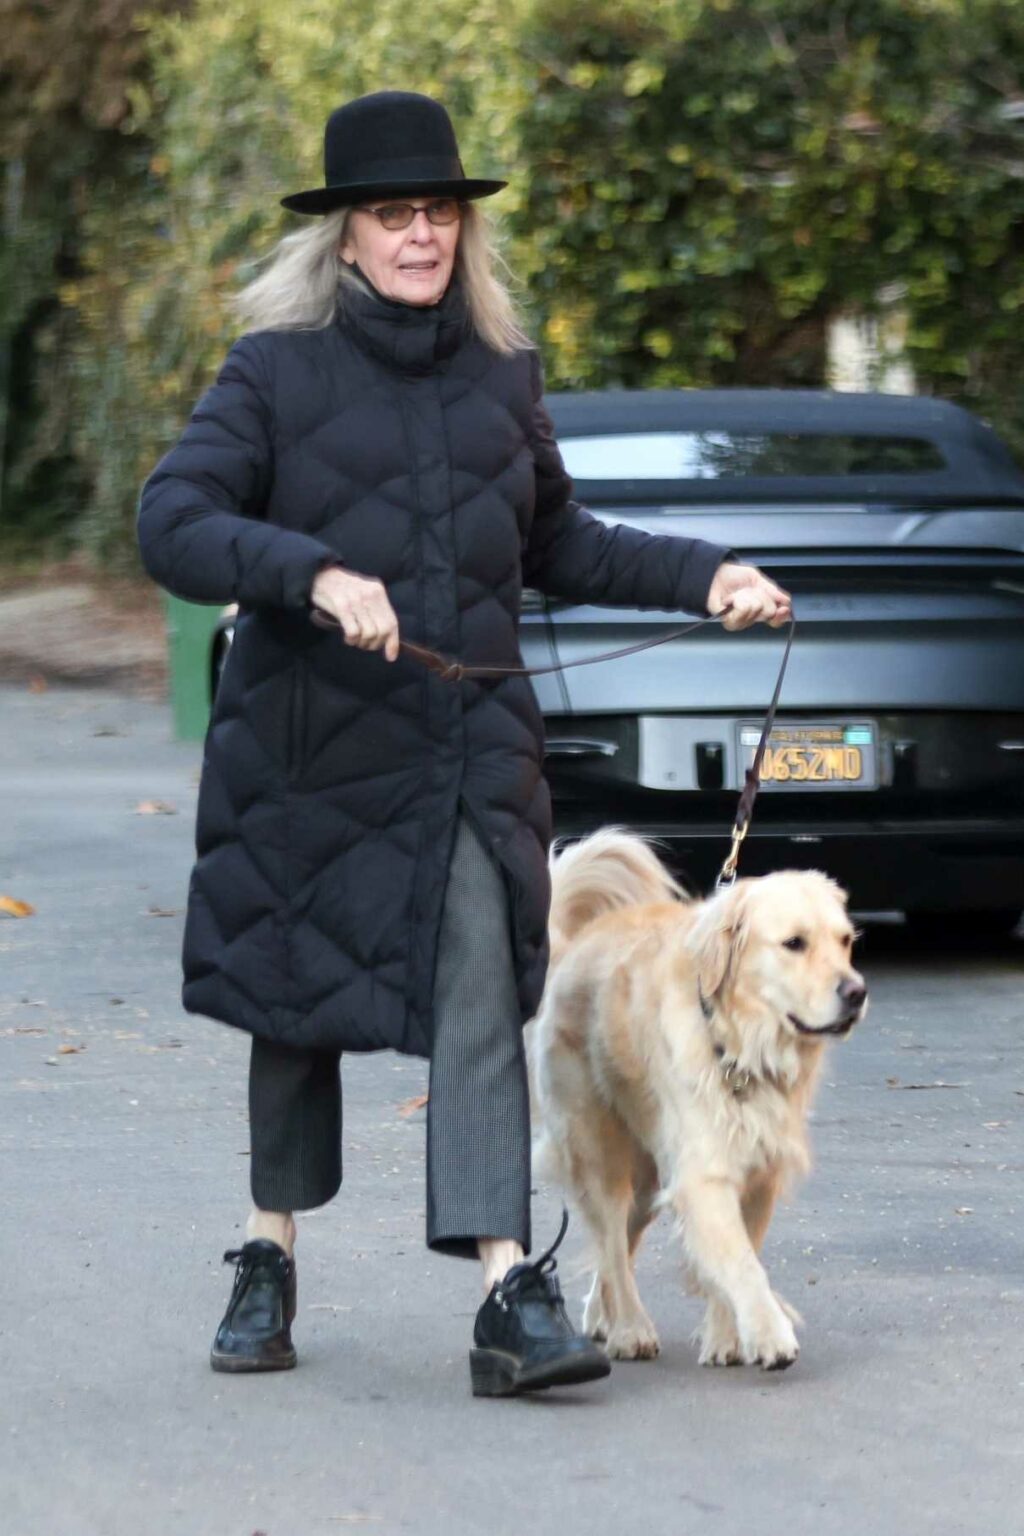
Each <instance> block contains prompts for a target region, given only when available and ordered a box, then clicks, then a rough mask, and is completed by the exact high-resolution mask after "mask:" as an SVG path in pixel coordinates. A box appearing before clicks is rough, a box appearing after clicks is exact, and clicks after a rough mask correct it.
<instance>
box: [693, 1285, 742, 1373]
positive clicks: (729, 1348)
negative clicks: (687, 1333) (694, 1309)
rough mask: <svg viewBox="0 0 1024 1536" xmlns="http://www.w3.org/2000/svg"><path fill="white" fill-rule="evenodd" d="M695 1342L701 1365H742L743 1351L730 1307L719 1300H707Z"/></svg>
mask: <svg viewBox="0 0 1024 1536" xmlns="http://www.w3.org/2000/svg"><path fill="white" fill-rule="evenodd" d="M696 1342H697V1344H698V1345H699V1346H700V1354H699V1355H698V1356H697V1359H698V1362H699V1363H700V1364H701V1365H709V1366H711V1365H742V1364H743V1351H742V1349H741V1348H740V1340H739V1335H738V1334H737V1332H736V1321H735V1319H734V1317H733V1315H732V1308H731V1307H727V1306H725V1305H724V1304H723V1303H722V1302H720V1301H709V1302H708V1306H707V1311H706V1312H705V1313H704V1321H703V1322H702V1323H701V1325H700V1327H699V1328H698V1330H697V1334H696Z"/></svg>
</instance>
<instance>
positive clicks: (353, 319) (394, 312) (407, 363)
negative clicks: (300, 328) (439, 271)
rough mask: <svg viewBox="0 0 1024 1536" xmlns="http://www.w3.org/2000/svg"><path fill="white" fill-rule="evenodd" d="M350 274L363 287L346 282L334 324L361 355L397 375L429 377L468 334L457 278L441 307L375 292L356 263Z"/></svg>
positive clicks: (464, 307) (448, 290)
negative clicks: (387, 297)
mask: <svg viewBox="0 0 1024 1536" xmlns="http://www.w3.org/2000/svg"><path fill="white" fill-rule="evenodd" d="M352 271H353V272H354V273H355V274H356V276H357V277H358V278H359V279H360V280H361V284H360V286H359V287H356V286H355V285H354V284H352V283H345V285H344V288H343V293H342V298H341V302H340V303H339V305H338V319H337V323H338V324H339V325H340V326H341V327H342V328H343V329H344V330H346V331H347V332H348V333H349V335H350V336H351V337H352V339H353V341H355V342H356V343H357V345H358V346H360V347H361V348H362V349H363V351H364V352H368V353H369V354H370V355H371V356H372V357H375V358H376V359H377V360H378V361H379V362H382V363H384V364H386V366H387V367H389V368H393V369H394V370H395V371H396V372H397V373H405V374H427V373H431V372H432V371H433V370H434V369H435V368H436V367H437V366H438V364H439V363H442V362H444V361H445V359H446V358H449V357H451V356H452V354H453V353H454V352H455V351H456V350H457V349H458V347H459V345H460V343H461V342H462V341H463V340H464V339H465V337H466V336H467V334H468V331H469V325H468V318H469V316H468V308H467V305H466V300H465V295H464V293H463V290H462V285H461V283H460V281H459V278H458V275H457V274H454V273H453V275H452V280H451V282H450V283H449V284H448V287H447V289H446V290H445V293H444V297H443V298H442V299H441V300H440V302H439V303H437V304H402V303H401V302H400V301H399V300H397V299H386V298H385V297H384V295H383V294H380V293H378V292H377V290H376V288H374V287H373V286H372V284H371V283H370V280H369V278H367V277H366V276H365V274H364V273H363V272H361V271H360V270H359V268H358V267H357V266H355V265H354V264H353V265H352ZM362 284H365V285H366V286H365V288H364V287H363V286H362Z"/></svg>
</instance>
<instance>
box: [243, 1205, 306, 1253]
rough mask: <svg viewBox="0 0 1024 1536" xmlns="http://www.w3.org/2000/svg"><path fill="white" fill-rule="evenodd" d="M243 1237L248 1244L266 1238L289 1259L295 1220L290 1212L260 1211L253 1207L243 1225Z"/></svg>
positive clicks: (293, 1239)
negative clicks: (281, 1249)
mask: <svg viewBox="0 0 1024 1536" xmlns="http://www.w3.org/2000/svg"><path fill="white" fill-rule="evenodd" d="M245 1236H246V1239H247V1241H248V1242H252V1241H253V1240H254V1239H255V1238H258V1237H263V1238H268V1239H269V1240H270V1242H272V1243H276V1244H277V1246H278V1247H279V1248H283V1249H284V1251H285V1253H286V1254H288V1256H289V1258H290V1257H291V1255H292V1252H293V1251H294V1248H295V1218H294V1216H293V1215H292V1213H291V1211H261V1210H260V1208H259V1206H258V1205H254V1206H253V1208H252V1210H251V1211H250V1212H249V1219H248V1221H247V1222H246V1224H245Z"/></svg>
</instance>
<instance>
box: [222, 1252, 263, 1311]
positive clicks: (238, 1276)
mask: <svg viewBox="0 0 1024 1536" xmlns="http://www.w3.org/2000/svg"><path fill="white" fill-rule="evenodd" d="M224 1263H225V1264H234V1265H235V1266H236V1268H235V1283H234V1285H233V1286H232V1287H231V1297H232V1300H233V1299H234V1297H235V1296H236V1295H237V1294H238V1292H239V1291H240V1290H241V1289H242V1287H243V1286H244V1285H247V1284H248V1283H249V1277H250V1276H251V1274H252V1272H253V1270H254V1269H255V1267H256V1259H255V1256H254V1255H253V1254H251V1253H246V1252H245V1250H244V1249H243V1248H229V1249H228V1250H227V1252H226V1253H225V1255H224Z"/></svg>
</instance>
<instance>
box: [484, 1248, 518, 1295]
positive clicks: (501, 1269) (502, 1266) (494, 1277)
mask: <svg viewBox="0 0 1024 1536" xmlns="http://www.w3.org/2000/svg"><path fill="white" fill-rule="evenodd" d="M476 1246H477V1252H478V1253H479V1255H480V1262H481V1263H482V1264H483V1267H484V1292H485V1293H487V1292H489V1291H490V1289H491V1286H492V1285H494V1284H495V1282H496V1281H498V1280H503V1279H504V1278H505V1276H506V1275H507V1274H508V1272H509V1270H510V1269H511V1268H512V1266H513V1264H521V1263H522V1262H523V1258H524V1254H523V1245H522V1244H521V1243H517V1242H515V1241H514V1239H513V1238H511V1237H479V1238H477V1244H476Z"/></svg>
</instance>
